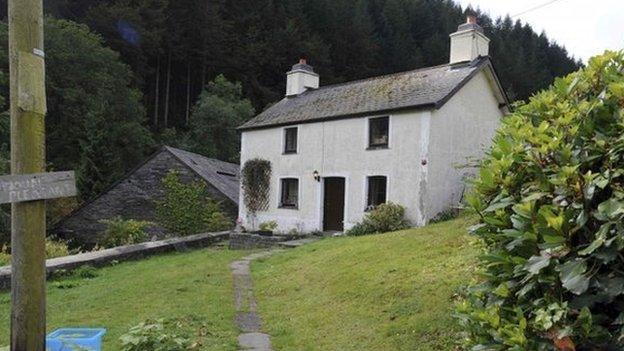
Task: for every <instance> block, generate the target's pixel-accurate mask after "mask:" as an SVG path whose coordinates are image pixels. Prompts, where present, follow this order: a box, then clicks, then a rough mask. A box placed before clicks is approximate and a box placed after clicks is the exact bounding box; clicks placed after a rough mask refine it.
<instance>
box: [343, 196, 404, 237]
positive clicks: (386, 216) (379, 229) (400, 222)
mask: <svg viewBox="0 0 624 351" xmlns="http://www.w3.org/2000/svg"><path fill="white" fill-rule="evenodd" d="M406 228H409V222H408V221H407V220H406V219H405V207H403V206H401V205H399V204H395V203H392V202H388V203H385V204H381V205H379V206H377V207H375V208H374V209H373V210H371V211H370V212H368V213H367V214H366V216H364V219H363V220H362V221H361V222H360V223H357V224H356V225H354V226H353V227H352V228H351V229H349V230H348V231H347V233H346V234H347V235H350V236H359V235H366V234H378V233H386V232H393V231H396V230H401V229H406Z"/></svg>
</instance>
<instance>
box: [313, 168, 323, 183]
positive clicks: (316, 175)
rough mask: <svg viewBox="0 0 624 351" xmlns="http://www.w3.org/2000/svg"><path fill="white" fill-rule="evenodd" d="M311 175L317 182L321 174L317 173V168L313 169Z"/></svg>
mask: <svg viewBox="0 0 624 351" xmlns="http://www.w3.org/2000/svg"><path fill="white" fill-rule="evenodd" d="M312 176H313V177H314V180H316V181H317V182H320V181H321V176H320V175H319V172H318V171H317V170H314V172H312Z"/></svg>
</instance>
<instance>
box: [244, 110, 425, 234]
mask: <svg viewBox="0 0 624 351" xmlns="http://www.w3.org/2000/svg"><path fill="white" fill-rule="evenodd" d="M372 117H379V116H372ZM430 119H431V112H430V111H411V112H403V113H396V114H392V115H390V125H389V127H390V131H389V133H390V138H389V148H388V149H380V150H367V149H366V148H367V146H368V118H364V117H362V118H350V119H341V120H333V121H327V122H317V123H306V124H300V125H298V126H297V127H298V152H297V154H287V155H284V154H282V151H283V139H284V128H282V127H279V128H270V129H260V130H251V131H245V132H243V133H242V141H241V142H242V146H241V165H244V163H245V162H246V161H247V160H249V159H253V158H261V159H266V160H269V161H270V162H271V164H272V168H273V172H272V177H271V190H270V203H269V210H268V211H264V212H261V213H258V215H257V218H256V223H255V225H256V226H257V225H258V224H259V223H261V222H263V221H268V220H276V221H277V222H278V225H279V231H282V232H285V231H289V230H291V229H293V228H294V229H297V230H299V231H315V230H322V213H323V208H322V196H323V195H322V189H323V186H322V182H317V181H316V180H314V178H313V172H314V171H315V170H317V171H318V172H319V174H320V176H321V177H344V178H346V182H345V187H346V189H345V193H346V195H345V208H346V210H345V211H346V212H345V228H350V227H351V226H353V225H354V224H355V223H357V222H358V221H360V220H361V219H362V217H363V215H364V213H365V212H364V209H365V207H366V201H367V199H366V197H367V189H366V177H367V176H375V175H384V176H387V177H388V187H387V199H388V201H392V202H396V203H400V204H402V205H403V206H405V207H406V212H407V217H408V219H410V220H411V221H412V222H413V223H414V224H422V221H423V216H422V214H421V212H420V211H421V207H420V206H419V203H420V201H418V197H419V189H418V187H417V186H416V184H419V182H421V180H422V176H421V173H420V172H421V168H422V166H421V165H420V160H421V154H422V153H423V152H426V150H427V148H426V142H423V136H425V137H426V136H427V135H428V131H429V128H428V125H429V121H430ZM288 127H293V126H288ZM281 178H298V179H299V208H298V209H296V210H295V209H281V208H278V203H279V196H280V189H279V187H280V179H281ZM242 196H243V195H242V191H241V202H240V204H241V206H240V211H239V212H240V218H241V220H242V221H243V225H244V226H245V227H246V228H252V223H251V218H250V217H248V216H247V212H246V209H245V206H244V205H243V204H244V201H243V199H242Z"/></svg>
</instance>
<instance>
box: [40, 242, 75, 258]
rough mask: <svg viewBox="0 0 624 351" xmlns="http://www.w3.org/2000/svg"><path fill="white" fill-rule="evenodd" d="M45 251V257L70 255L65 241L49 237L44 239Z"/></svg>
mask: <svg viewBox="0 0 624 351" xmlns="http://www.w3.org/2000/svg"><path fill="white" fill-rule="evenodd" d="M45 253H46V258H55V257H65V256H69V255H70V251H69V248H68V247H67V243H66V242H64V241H60V240H56V239H51V238H47V239H46V242H45Z"/></svg>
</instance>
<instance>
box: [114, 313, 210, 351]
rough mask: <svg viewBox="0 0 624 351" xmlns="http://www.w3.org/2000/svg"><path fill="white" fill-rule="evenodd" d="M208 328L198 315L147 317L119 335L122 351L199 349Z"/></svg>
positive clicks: (184, 350) (207, 332) (182, 350)
mask: <svg viewBox="0 0 624 351" xmlns="http://www.w3.org/2000/svg"><path fill="white" fill-rule="evenodd" d="M209 333H210V332H209V330H208V329H207V326H206V325H205V323H204V322H203V320H202V319H201V318H198V317H194V316H188V317H185V318H161V319H156V320H154V319H148V320H145V321H143V322H141V323H139V324H137V325H135V326H133V327H132V328H130V330H129V331H128V332H127V333H126V334H124V335H122V336H121V337H120V338H119V340H120V341H121V350H122V351H191V350H200V349H202V346H203V343H204V340H203V339H204V337H205V336H206V335H208V334H209Z"/></svg>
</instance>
